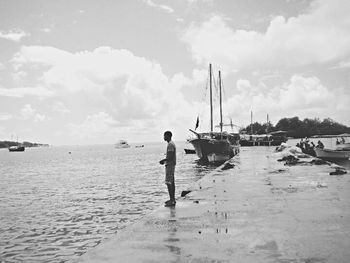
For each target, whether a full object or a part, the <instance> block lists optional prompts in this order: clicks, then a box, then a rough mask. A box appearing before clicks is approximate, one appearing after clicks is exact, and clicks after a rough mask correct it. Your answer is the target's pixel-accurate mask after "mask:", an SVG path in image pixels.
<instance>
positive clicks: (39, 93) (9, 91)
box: [0, 86, 53, 98]
mask: <svg viewBox="0 0 350 263" xmlns="http://www.w3.org/2000/svg"><path fill="white" fill-rule="evenodd" d="M25 96H35V97H39V98H47V97H51V96H53V92H52V91H50V90H48V89H46V88H44V87H41V86H38V87H20V88H1V87H0V97H16V98H23V97H25Z"/></svg>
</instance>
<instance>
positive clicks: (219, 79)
mask: <svg viewBox="0 0 350 263" xmlns="http://www.w3.org/2000/svg"><path fill="white" fill-rule="evenodd" d="M219 90H220V131H221V132H222V125H223V123H222V94H221V71H220V70H219Z"/></svg>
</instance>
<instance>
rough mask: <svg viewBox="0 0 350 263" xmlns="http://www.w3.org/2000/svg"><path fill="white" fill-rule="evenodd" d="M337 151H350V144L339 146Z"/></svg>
mask: <svg viewBox="0 0 350 263" xmlns="http://www.w3.org/2000/svg"><path fill="white" fill-rule="evenodd" d="M336 150H337V151H350V142H347V143H341V144H338V145H337V148H336Z"/></svg>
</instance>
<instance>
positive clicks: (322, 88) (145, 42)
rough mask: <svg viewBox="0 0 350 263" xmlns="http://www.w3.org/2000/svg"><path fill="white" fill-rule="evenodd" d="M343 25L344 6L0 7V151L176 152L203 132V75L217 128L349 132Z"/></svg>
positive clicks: (141, 0) (346, 23) (45, 0)
mask: <svg viewBox="0 0 350 263" xmlns="http://www.w3.org/2000/svg"><path fill="white" fill-rule="evenodd" d="M349 14H350V2H349V1H348V0H315V1H311V0H310V1H306V0H266V1H265V0H264V1H261V0H176V1H175V0H128V1H126V0H125V1H124V0H114V1H112V0H75V1H71V0H55V1H54V0H31V1H26V0H0V140H8V139H11V135H12V136H13V137H14V138H16V137H17V136H18V137H19V141H24V140H26V141H31V142H41V143H49V144H54V145H61V144H97V143H98V144H104V143H115V142H116V141H118V140H119V139H127V140H128V141H129V142H147V141H161V140H162V134H163V132H164V131H165V130H171V131H173V133H174V139H175V140H184V139H186V138H187V137H188V135H190V133H189V132H188V129H189V128H194V125H195V121H196V118H197V115H199V117H200V120H201V125H200V130H203V131H204V130H208V129H209V126H208V117H209V108H208V107H209V106H208V95H207V94H206V88H207V79H208V64H209V63H212V64H213V69H214V74H215V78H216V79H217V74H218V70H221V72H222V80H223V87H224V102H223V112H224V114H223V115H224V122H226V123H229V122H230V119H232V120H233V122H234V123H235V124H237V125H240V126H241V125H248V124H249V123H250V110H251V109H252V110H253V112H254V121H258V122H260V123H263V122H265V121H266V115H267V114H269V116H270V120H271V121H272V123H273V124H276V122H277V121H278V120H279V119H280V118H283V117H294V116H299V118H301V119H304V118H306V117H307V118H320V119H323V118H326V117H330V118H332V119H334V120H335V121H337V122H340V123H343V124H345V125H350V117H349V113H350V111H349V105H350V88H349V84H350V74H349V73H350V72H349V69H350V16H349ZM217 102H218V96H217V95H215V103H216V104H217ZM214 118H215V120H214V122H215V123H218V122H219V120H218V118H219V117H218V110H217V109H215V116H214Z"/></svg>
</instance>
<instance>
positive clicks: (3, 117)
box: [0, 113, 13, 121]
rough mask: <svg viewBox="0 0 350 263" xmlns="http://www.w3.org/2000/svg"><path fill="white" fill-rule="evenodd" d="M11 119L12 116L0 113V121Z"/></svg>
mask: <svg viewBox="0 0 350 263" xmlns="http://www.w3.org/2000/svg"><path fill="white" fill-rule="evenodd" d="M12 118H13V116H12V114H8V113H0V121H7V120H10V119H12Z"/></svg>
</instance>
